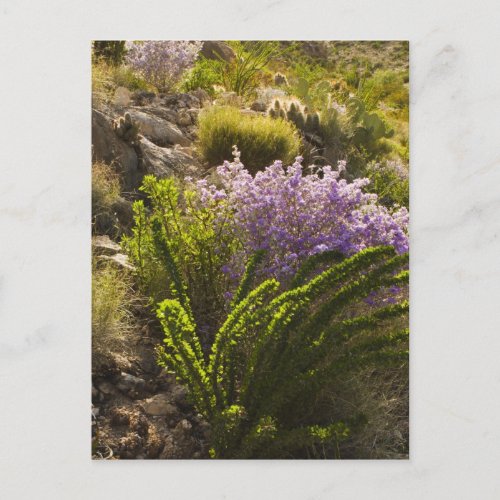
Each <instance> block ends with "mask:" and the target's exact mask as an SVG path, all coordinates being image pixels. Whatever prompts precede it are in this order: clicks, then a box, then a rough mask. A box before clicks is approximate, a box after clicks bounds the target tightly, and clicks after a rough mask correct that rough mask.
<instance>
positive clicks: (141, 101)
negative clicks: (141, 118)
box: [131, 90, 156, 106]
mask: <svg viewBox="0 0 500 500" xmlns="http://www.w3.org/2000/svg"><path fill="white" fill-rule="evenodd" d="M131 97H132V100H133V101H134V102H135V103H136V104H137V105H139V106H143V105H145V104H149V103H151V102H153V100H154V98H155V97H156V94H155V93H154V92H147V91H145V90H138V91H137V92H134V93H133V94H132V96H131Z"/></svg>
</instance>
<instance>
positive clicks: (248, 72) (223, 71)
mask: <svg viewBox="0 0 500 500" xmlns="http://www.w3.org/2000/svg"><path fill="white" fill-rule="evenodd" d="M231 46H232V48H233V50H234V52H235V55H236V57H235V58H234V59H233V60H232V61H229V62H228V61H224V60H223V59H220V60H218V61H211V60H208V62H209V64H212V68H213V71H214V72H215V74H217V75H218V77H217V79H218V81H220V82H221V83H222V85H223V86H224V87H225V89H226V90H227V91H228V92H236V94H237V95H238V96H241V97H243V98H251V97H252V96H254V94H255V90H256V89H257V87H258V85H259V77H260V74H261V72H262V71H263V70H264V68H265V67H266V66H267V64H268V63H269V62H270V61H271V60H272V59H273V58H276V57H277V56H278V55H279V54H280V53H281V52H282V51H280V49H279V45H278V43H276V42H267V41H255V42H231Z"/></svg>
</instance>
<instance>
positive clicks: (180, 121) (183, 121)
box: [177, 110, 192, 127]
mask: <svg viewBox="0 0 500 500" xmlns="http://www.w3.org/2000/svg"><path fill="white" fill-rule="evenodd" d="M191 123H192V122H191V115H190V114H189V113H188V111H184V110H183V111H179V114H178V116H177V125H179V126H181V127H187V126H188V125H191Z"/></svg>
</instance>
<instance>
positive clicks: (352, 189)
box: [197, 151, 408, 277]
mask: <svg viewBox="0 0 500 500" xmlns="http://www.w3.org/2000/svg"><path fill="white" fill-rule="evenodd" d="M301 161H302V159H301V158H300V157H298V158H297V159H296V161H295V163H294V164H293V165H291V166H288V167H284V166H283V165H282V163H281V162H280V161H276V162H274V164H273V165H271V166H269V167H267V168H266V169H265V170H264V171H262V172H258V173H257V174H256V175H255V177H253V176H252V175H251V174H250V173H249V172H248V171H247V170H246V169H245V168H244V166H243V165H242V164H241V162H240V161H239V155H238V152H237V151H236V158H235V161H234V162H233V163H229V162H225V163H224V165H222V166H220V167H218V169H217V173H218V176H219V178H220V181H221V183H222V188H223V189H217V188H216V187H215V186H213V185H210V186H209V185H207V183H206V181H204V180H203V181H199V182H198V184H197V189H198V191H199V194H200V197H201V199H202V202H203V203H204V204H205V205H206V206H210V207H211V208H212V209H214V210H216V211H218V219H219V220H220V221H222V220H224V223H225V227H226V228H230V230H232V231H233V232H234V235H235V237H236V238H238V239H239V240H240V242H241V244H242V245H241V248H243V249H244V250H242V253H239V254H237V255H235V259H234V262H233V263H232V264H230V266H228V267H227V269H226V270H228V271H229V272H231V273H232V274H235V275H237V274H239V273H240V272H241V264H242V262H244V261H245V258H246V257H248V255H250V254H252V253H253V252H254V251H256V250H258V249H265V250H268V255H269V257H268V262H267V268H266V271H267V272H268V273H269V274H274V275H277V276H279V277H287V276H289V275H290V274H291V273H292V272H293V271H294V269H296V267H297V265H298V263H300V261H302V260H303V259H304V258H305V257H307V256H309V255H313V254H315V253H318V252H323V251H325V250H338V251H341V252H342V253H344V254H346V255H351V254H353V253H356V252H358V251H360V250H362V249H364V248H367V247H371V246H377V245H392V246H394V247H395V249H396V250H397V252H399V253H403V252H406V251H408V236H407V229H408V211H407V209H406V208H400V209H399V210H397V211H395V212H393V213H391V212H390V211H389V210H388V209H387V208H386V207H384V206H381V205H378V204H377V196H376V195H374V194H369V193H365V192H363V187H364V186H366V185H367V184H368V183H369V180H368V179H356V180H355V181H353V182H351V183H349V182H347V181H346V180H345V179H341V178H340V175H341V172H342V171H343V170H344V169H345V162H340V163H339V166H338V168H337V169H336V170H335V169H333V168H331V167H330V166H326V167H322V168H318V167H315V169H316V170H315V171H314V172H311V173H310V174H308V175H305V173H304V167H303V166H302V164H301ZM228 214H230V216H228ZM228 220H229V224H228V223H227V221H228ZM226 230H227V229H226Z"/></svg>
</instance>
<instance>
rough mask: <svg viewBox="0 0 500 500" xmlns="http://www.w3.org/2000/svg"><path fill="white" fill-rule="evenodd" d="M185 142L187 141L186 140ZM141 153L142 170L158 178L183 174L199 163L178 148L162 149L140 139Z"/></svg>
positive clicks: (144, 139)
mask: <svg viewBox="0 0 500 500" xmlns="http://www.w3.org/2000/svg"><path fill="white" fill-rule="evenodd" d="M186 140H187V139H186ZM139 146H140V149H141V153H142V168H143V171H144V172H146V173H148V174H153V175H156V177H158V178H164V177H169V176H171V175H173V174H176V173H177V174H179V173H181V172H182V173H184V172H185V171H186V168H188V167H190V166H195V167H199V162H198V161H197V160H196V159H195V158H193V157H192V156H190V155H188V154H186V153H183V152H182V151H181V150H179V149H178V148H175V147H174V148H162V147H160V146H157V145H156V144H153V143H152V142H151V141H148V140H147V139H146V138H145V137H142V138H141V140H140V143H139Z"/></svg>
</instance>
